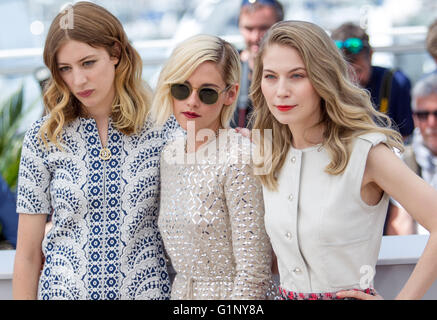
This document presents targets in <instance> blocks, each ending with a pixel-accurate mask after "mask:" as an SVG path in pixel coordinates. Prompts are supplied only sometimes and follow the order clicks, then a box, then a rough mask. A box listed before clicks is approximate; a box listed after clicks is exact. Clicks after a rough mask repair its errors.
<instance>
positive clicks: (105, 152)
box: [99, 147, 112, 161]
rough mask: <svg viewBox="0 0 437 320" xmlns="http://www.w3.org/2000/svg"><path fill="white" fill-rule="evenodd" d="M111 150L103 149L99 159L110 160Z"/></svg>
mask: <svg viewBox="0 0 437 320" xmlns="http://www.w3.org/2000/svg"><path fill="white" fill-rule="evenodd" d="M111 155H112V154H111V150H109V149H108V148H107V147H103V148H102V149H101V150H100V154H99V157H100V159H102V160H105V161H106V160H109V159H111Z"/></svg>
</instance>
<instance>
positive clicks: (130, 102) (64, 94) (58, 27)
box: [40, 2, 151, 147]
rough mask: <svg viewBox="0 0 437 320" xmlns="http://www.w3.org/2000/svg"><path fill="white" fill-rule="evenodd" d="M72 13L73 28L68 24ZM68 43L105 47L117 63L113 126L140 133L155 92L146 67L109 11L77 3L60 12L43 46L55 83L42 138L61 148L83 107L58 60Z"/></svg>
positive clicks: (47, 93) (48, 98)
mask: <svg viewBox="0 0 437 320" xmlns="http://www.w3.org/2000/svg"><path fill="white" fill-rule="evenodd" d="M68 14H71V18H72V19H71V21H70V22H72V25H71V26H70V25H68V23H65V19H66V18H68V16H67V15H68ZM68 40H76V41H80V42H83V43H86V44H88V45H90V46H92V47H99V48H104V49H105V50H106V51H107V52H108V54H109V56H111V57H117V58H118V59H119V62H118V64H117V65H116V68H115V79H114V87H115V98H114V101H113V104H112V114H111V116H112V119H113V122H114V126H115V127H116V128H117V129H118V130H120V131H121V132H123V133H125V134H133V133H136V132H138V130H140V129H141V128H142V127H143V125H144V122H145V120H146V117H147V114H148V111H149V108H150V103H151V90H150V89H149V87H148V86H147V85H146V84H145V83H144V82H143V81H142V79H141V73H142V62H141V57H140V56H139V54H138V52H137V51H136V50H135V49H134V48H133V47H132V45H131V44H130V43H129V41H128V38H127V35H126V33H125V32H124V30H123V26H122V25H121V23H120V21H119V20H118V19H117V18H116V17H115V16H113V15H112V14H111V13H110V12H109V11H107V10H106V9H104V8H103V7H101V6H98V5H96V4H93V3H90V2H77V3H76V4H74V5H73V6H71V7H69V8H68V9H67V13H63V12H61V13H59V14H58V15H57V16H56V17H55V18H54V20H53V22H52V24H51V26H50V29H49V31H48V34H47V38H46V42H45V47H44V54H43V56H44V63H45V64H46V66H47V67H48V68H49V69H50V72H51V76H52V77H51V79H50V81H49V82H48V84H47V86H46V88H45V90H44V97H43V99H44V105H45V108H46V112H48V113H49V114H50V116H49V117H48V119H47V120H46V121H45V123H44V125H43V126H42V127H41V131H40V135H41V139H42V140H43V142H44V143H45V144H46V145H47V143H48V141H50V142H52V143H54V144H55V145H56V146H58V147H60V144H59V139H60V136H61V132H62V129H63V126H64V124H67V123H69V122H71V121H73V120H74V119H75V118H77V117H78V116H79V115H80V113H81V103H80V102H79V100H78V99H76V97H75V96H74V95H73V94H72V93H71V92H70V90H69V89H68V87H67V85H66V84H65V83H64V81H63V80H62V78H61V76H60V74H59V68H58V65H57V61H56V55H57V52H58V50H59V48H60V47H61V46H62V45H63V44H65V42H66V41H68Z"/></svg>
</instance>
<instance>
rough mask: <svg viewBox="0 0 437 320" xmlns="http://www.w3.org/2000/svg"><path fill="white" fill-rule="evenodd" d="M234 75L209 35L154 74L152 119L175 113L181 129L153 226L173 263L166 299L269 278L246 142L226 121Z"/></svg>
mask: <svg viewBox="0 0 437 320" xmlns="http://www.w3.org/2000/svg"><path fill="white" fill-rule="evenodd" d="M239 81H240V62H239V57H238V53H237V51H236V50H235V49H234V48H233V47H232V46H231V45H230V44H229V43H228V42H226V41H224V40H222V39H220V38H218V37H215V36H209V35H198V36H194V37H192V38H190V39H188V40H186V41H184V42H183V43H181V44H180V45H179V46H177V47H176V48H175V50H174V51H173V53H172V55H171V56H170V58H169V60H168V61H167V63H166V64H165V66H164V67H163V70H162V72H161V74H160V77H159V80H158V84H157V90H156V93H155V97H154V100H153V103H152V115H153V116H154V118H155V119H156V121H157V124H159V125H162V124H163V123H165V122H166V121H167V119H168V118H169V117H170V116H171V115H172V114H173V115H174V116H175V118H176V120H177V121H178V123H179V124H180V126H181V127H182V128H183V129H184V130H186V137H182V138H181V139H176V140H175V141H174V142H173V143H171V144H169V145H168V146H167V147H166V148H165V149H164V150H163V155H162V157H161V166H162V167H161V207H160V213H159V219H158V225H159V229H160V231H161V235H162V237H163V240H164V247H165V250H166V252H167V253H168V256H169V258H170V260H171V263H172V265H173V267H174V269H175V271H176V277H175V280H174V282H173V284H172V295H171V298H172V299H265V298H266V297H267V294H268V291H269V289H270V287H271V284H272V282H271V271H270V269H271V247H270V244H269V241H268V238H267V234H266V232H265V229H264V203H263V198H262V189H261V184H260V182H259V181H257V179H256V177H255V176H254V174H253V170H252V165H251V163H250V161H247V159H249V157H250V147H251V143H250V141H249V140H248V139H247V138H243V137H242V136H240V135H238V134H237V133H235V132H234V131H233V130H232V129H229V121H230V119H231V117H232V114H233V112H234V109H235V104H236V99H237V96H238V89H239ZM175 155H176V156H175ZM178 155H179V156H178ZM244 159H246V161H245V160H244Z"/></svg>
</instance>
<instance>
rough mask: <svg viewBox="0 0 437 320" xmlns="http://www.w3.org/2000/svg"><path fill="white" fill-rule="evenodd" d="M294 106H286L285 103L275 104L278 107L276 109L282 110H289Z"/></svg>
mask: <svg viewBox="0 0 437 320" xmlns="http://www.w3.org/2000/svg"><path fill="white" fill-rule="evenodd" d="M294 107H295V105H294V106H286V105H281V106H276V108H278V110H279V111H282V112H286V111H290V110H291V109H293V108H294Z"/></svg>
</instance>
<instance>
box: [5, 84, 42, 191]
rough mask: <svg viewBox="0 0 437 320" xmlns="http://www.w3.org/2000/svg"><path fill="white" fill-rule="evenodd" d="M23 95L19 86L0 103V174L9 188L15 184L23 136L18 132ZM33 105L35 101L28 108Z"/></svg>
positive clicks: (22, 114)
mask: <svg viewBox="0 0 437 320" xmlns="http://www.w3.org/2000/svg"><path fill="white" fill-rule="evenodd" d="M23 96H24V89H23V86H21V87H20V88H19V89H18V90H17V91H16V92H14V93H13V94H12V95H11V96H10V97H9V98H7V99H6V100H5V101H4V102H3V103H1V104H0V174H1V175H2V176H3V178H4V179H5V180H6V182H7V183H8V185H9V187H10V188H11V189H15V187H16V185H17V179H18V168H19V165H20V156H21V146H22V143H23V137H24V133H23V132H19V128H20V125H21V124H22V122H23V118H24V116H25V114H24V112H23ZM34 105H35V103H33V104H32V106H31V107H30V108H32V107H33V106H34ZM29 110H30V109H29Z"/></svg>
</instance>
